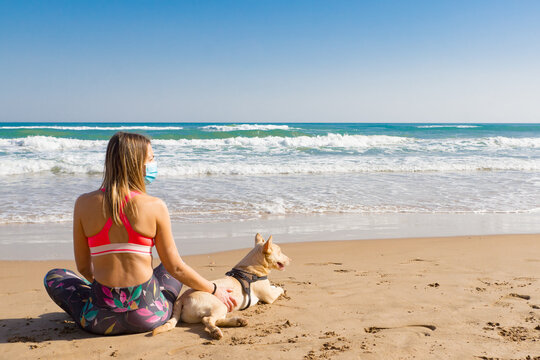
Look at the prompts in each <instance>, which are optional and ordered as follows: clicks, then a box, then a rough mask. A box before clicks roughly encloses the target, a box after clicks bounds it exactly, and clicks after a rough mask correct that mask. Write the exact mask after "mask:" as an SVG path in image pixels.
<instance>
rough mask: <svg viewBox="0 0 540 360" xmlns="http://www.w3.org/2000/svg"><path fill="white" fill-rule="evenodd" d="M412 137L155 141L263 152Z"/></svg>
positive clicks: (352, 145) (379, 144)
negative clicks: (250, 149)
mask: <svg viewBox="0 0 540 360" xmlns="http://www.w3.org/2000/svg"><path fill="white" fill-rule="evenodd" d="M414 141H415V140H414V139H412V138H406V137H399V136H388V135H341V134H328V135H319V136H298V137H282V136H267V137H263V138H259V137H240V136H238V137H231V138H225V139H179V140H153V141H152V143H153V144H158V145H164V146H185V147H201V148H216V147H231V146H238V147H251V148H259V149H261V150H263V151H266V150H269V149H271V148H284V149H290V148H362V149H363V148H372V147H384V146H394V145H399V144H407V143H413V142H414Z"/></svg>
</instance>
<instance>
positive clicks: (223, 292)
mask: <svg viewBox="0 0 540 360" xmlns="http://www.w3.org/2000/svg"><path fill="white" fill-rule="evenodd" d="M230 293H232V289H225V288H222V287H219V286H218V287H217V288H216V293H215V294H214V295H215V296H216V297H217V298H218V299H219V300H221V302H222V303H224V304H225V306H227V310H228V311H229V312H231V311H233V309H234V308H235V306H236V299H235V298H233V297H232V296H231V294H230Z"/></svg>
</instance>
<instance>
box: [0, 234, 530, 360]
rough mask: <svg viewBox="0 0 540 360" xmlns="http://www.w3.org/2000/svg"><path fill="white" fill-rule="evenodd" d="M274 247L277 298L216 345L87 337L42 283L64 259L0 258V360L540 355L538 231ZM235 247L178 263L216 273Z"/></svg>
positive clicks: (196, 330) (169, 337)
mask: <svg viewBox="0 0 540 360" xmlns="http://www.w3.org/2000/svg"><path fill="white" fill-rule="evenodd" d="M263 235H266V236H267V235H269V234H263ZM274 240H275V241H276V243H278V244H279V243H280V241H279V237H274ZM314 240H317V239H314ZM280 245H281V247H282V249H283V251H284V252H285V253H286V254H287V255H289V256H290V257H291V258H292V259H293V262H292V264H291V265H290V266H289V267H288V268H287V269H286V270H285V271H284V272H273V273H272V274H271V275H270V277H269V278H270V280H271V281H272V282H274V283H276V284H279V285H281V286H283V287H284V288H285V289H286V294H285V296H282V297H281V298H280V299H278V300H277V301H276V302H275V303H274V304H272V305H264V304H260V305H256V306H253V307H251V308H250V309H248V310H246V311H243V312H241V315H243V316H245V317H246V318H247V320H248V322H249V324H248V326H247V327H245V328H226V329H224V338H223V339H222V340H220V341H216V340H211V339H210V337H209V336H208V335H207V334H206V333H205V331H204V330H203V326H202V325H200V324H198V325H187V324H180V325H179V326H178V327H177V328H175V329H174V330H172V331H170V332H168V333H165V334H161V335H158V336H156V337H151V336H148V334H135V335H124V336H116V337H99V336H95V335H92V334H87V333H85V332H84V331H82V330H79V329H78V328H77V327H76V326H75V325H74V323H73V322H72V321H71V320H70V319H69V318H68V316H67V315H66V314H64V313H63V312H62V311H61V310H60V308H58V307H57V306H56V305H55V304H54V303H53V302H52V301H51V300H50V299H49V298H48V295H47V294H46V292H45V289H44V288H43V285H42V277H43V275H44V274H45V272H46V271H47V270H49V269H50V268H52V267H66V268H71V269H74V263H73V262H72V261H0V269H1V275H0V285H1V286H0V289H1V290H0V313H1V314H2V315H1V317H0V347H1V350H2V358H23V359H37V358H41V359H52V358H54V359H72V358H78V357H84V358H88V359H108V358H114V357H117V358H126V359H167V358H189V359H192V358H207V359H244V358H258V359H328V358H331V359H357V358H361V359H413V358H414V359H529V358H530V359H540V235H537V234H530V235H493V236H461V237H446V238H410V239H392V240H361V241H332V242H329V241H326V242H304V243H287V244H280ZM245 252H246V250H234V251H228V252H220V253H214V254H208V255H196V256H185V257H184V260H185V261H186V262H188V263H189V264H191V265H192V266H193V267H195V268H196V269H197V270H198V271H199V272H200V273H201V274H203V275H204V276H206V277H208V278H217V277H220V276H222V274H223V273H224V272H226V271H227V270H229V269H230V268H231V267H232V266H233V265H234V264H235V263H236V262H237V261H238V260H239V259H240V258H241V257H242V256H243V255H244V254H245ZM255 351H256V352H255Z"/></svg>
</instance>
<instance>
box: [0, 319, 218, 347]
mask: <svg viewBox="0 0 540 360" xmlns="http://www.w3.org/2000/svg"><path fill="white" fill-rule="evenodd" d="M182 327H183V328H185V329H184V331H188V332H191V333H195V334H198V335H199V336H200V337H201V338H202V339H208V340H211V337H210V335H209V334H208V333H207V332H206V331H204V326H202V324H182ZM102 336H104V335H96V334H92V333H89V332H87V331H84V330H82V329H81V328H80V327H79V326H78V325H77V324H76V323H75V322H74V321H73V319H72V318H71V317H70V316H69V315H68V314H66V313H64V312H53V313H48V314H42V315H39V317H37V318H32V317H26V318H18V319H17V318H15V319H0V344H5V343H17V342H21V343H42V342H53V341H61V340H62V341H64V340H77V339H88V338H94V337H102ZM146 336H152V332H149V333H148V334H146Z"/></svg>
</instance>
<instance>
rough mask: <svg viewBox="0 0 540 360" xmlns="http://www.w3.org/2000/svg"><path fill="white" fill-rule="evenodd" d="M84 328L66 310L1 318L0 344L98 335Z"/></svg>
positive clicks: (84, 337)
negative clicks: (37, 315)
mask: <svg viewBox="0 0 540 360" xmlns="http://www.w3.org/2000/svg"><path fill="white" fill-rule="evenodd" d="M96 336H98V335H94V334H91V333H88V332H86V331H84V330H82V329H80V328H79V327H78V326H77V324H75V322H74V321H73V320H72V319H71V317H69V315H67V314H66V313H64V312H53V313H47V314H42V315H40V316H39V317H37V318H31V317H25V318H13V319H0V344H5V343H15V342H24V343H40V342H44V341H59V340H76V339H86V338H92V337H96Z"/></svg>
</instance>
